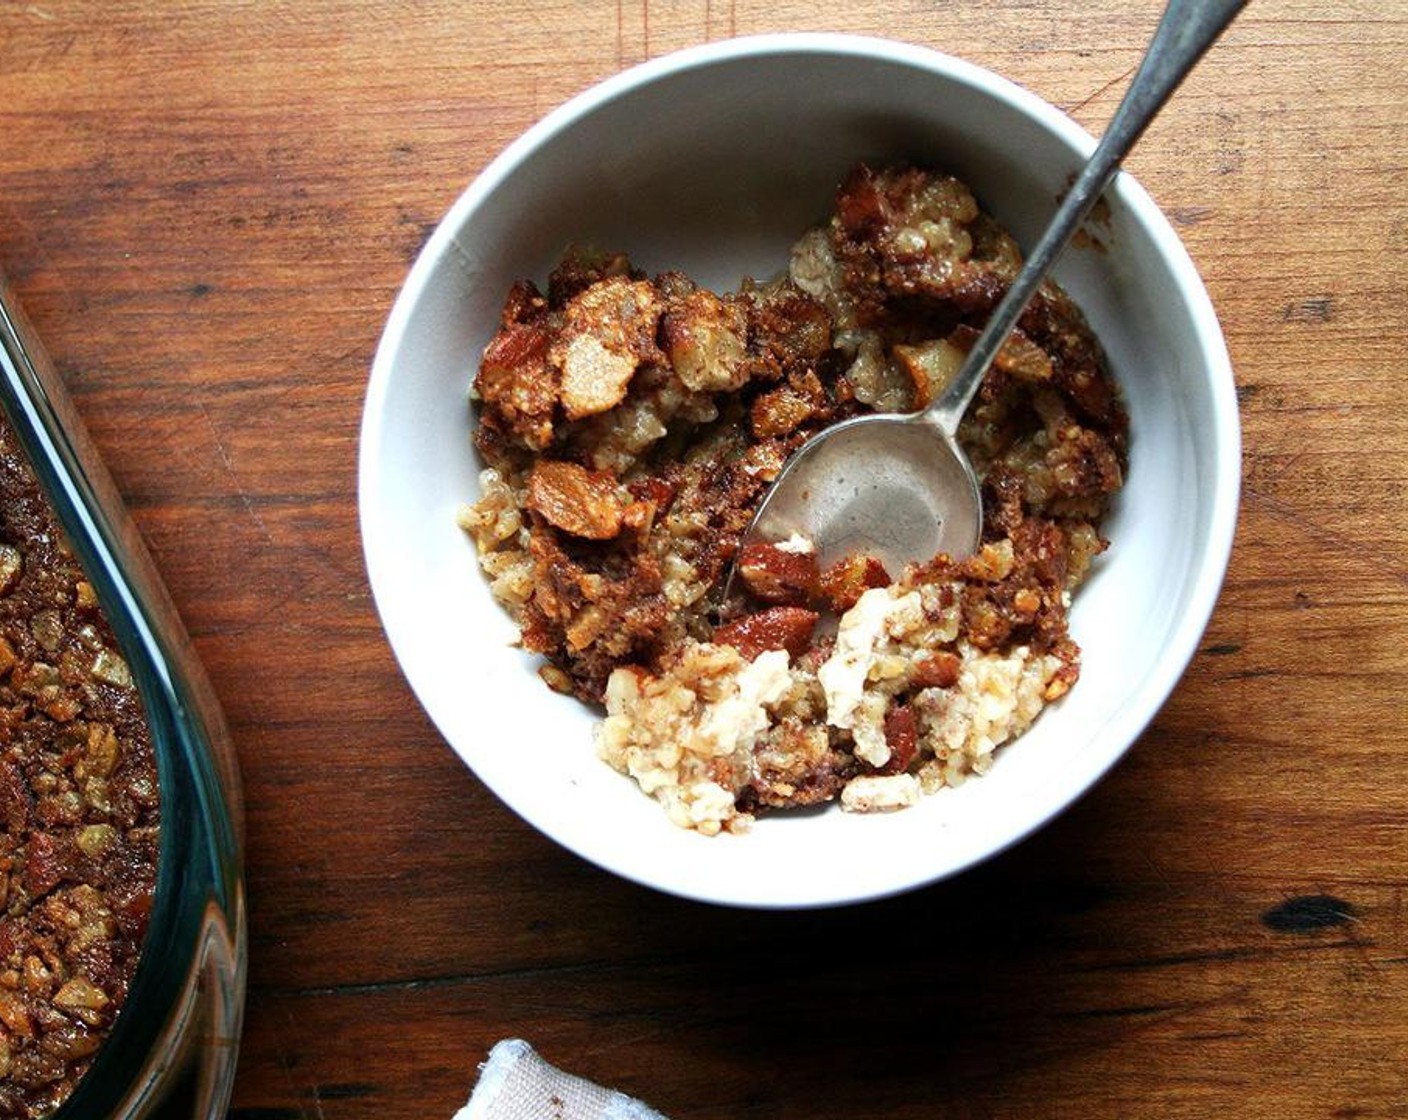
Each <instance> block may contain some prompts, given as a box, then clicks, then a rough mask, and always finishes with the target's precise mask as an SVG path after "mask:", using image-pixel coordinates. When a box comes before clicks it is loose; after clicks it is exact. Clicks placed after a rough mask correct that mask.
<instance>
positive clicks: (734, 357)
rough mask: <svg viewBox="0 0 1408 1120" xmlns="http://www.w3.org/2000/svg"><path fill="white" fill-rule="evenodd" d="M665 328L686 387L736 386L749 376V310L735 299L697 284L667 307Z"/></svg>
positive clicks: (720, 388) (723, 389)
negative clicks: (720, 295) (747, 358)
mask: <svg viewBox="0 0 1408 1120" xmlns="http://www.w3.org/2000/svg"><path fill="white" fill-rule="evenodd" d="M660 334H661V337H662V338H663V340H664V345H665V352H666V353H667V354H669V356H670V363H671V364H672V365H673V366H674V367H675V372H676V373H677V374H679V378H680V380H681V381H683V382H684V384H685V387H686V388H687V389H695V390H700V391H704V392H710V393H714V392H732V391H734V390H735V389H741V388H742V387H743V385H744V384H745V383H746V382H747V380H748V369H747V366H746V364H745V358H746V357H747V346H748V315H747V312H746V311H745V310H744V308H743V306H742V304H740V303H738V302H737V301H736V300H723V299H720V298H719V297H718V296H716V295H715V294H714V293H713V292H710V291H706V290H705V289H703V288H699V289H696V290H695V291H693V292H690V293H689V294H688V295H687V296H685V297H684V298H683V299H681V300H679V301H678V302H677V303H676V304H675V305H673V306H672V307H671V308H670V309H669V310H668V311H667V312H665V314H664V316H662V318H661V321H660Z"/></svg>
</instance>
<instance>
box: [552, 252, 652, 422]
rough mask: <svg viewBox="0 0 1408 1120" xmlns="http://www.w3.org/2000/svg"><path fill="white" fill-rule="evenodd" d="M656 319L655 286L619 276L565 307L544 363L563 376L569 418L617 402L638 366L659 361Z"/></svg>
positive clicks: (563, 393) (598, 409)
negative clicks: (559, 333)
mask: <svg viewBox="0 0 1408 1120" xmlns="http://www.w3.org/2000/svg"><path fill="white" fill-rule="evenodd" d="M659 319H660V297H659V295H658V294H657V293H656V291H655V288H654V287H653V286H652V285H651V284H649V283H646V282H645V281H640V280H628V279H626V278H625V277H623V276H616V277H612V278H611V279H608V280H603V281H602V282H601V283H599V284H594V285H593V286H592V287H590V288H588V289H586V291H584V292H581V293H579V294H578V295H577V296H576V297H574V298H573V299H572V301H571V302H570V303H568V305H567V307H566V308H565V309H564V311H563V325H562V333H561V335H560V336H559V337H558V339H557V340H556V341H555V342H554V343H553V344H552V346H551V347H550V348H549V350H548V362H549V364H550V365H551V366H552V367H553V368H554V369H556V370H559V371H560V373H561V378H562V381H561V397H562V407H563V410H564V411H565V412H566V413H567V418H568V419H569V420H580V419H581V418H582V417H583V416H591V415H594V414H595V413H598V412H605V411H606V410H607V409H609V408H612V407H614V406H615V405H618V404H620V403H621V401H623V400H624V399H625V397H626V390H627V388H628V386H629V385H630V381H631V378H632V377H633V376H634V375H635V372H636V370H637V369H638V368H639V367H640V365H641V364H642V363H645V362H659V361H661V360H662V359H663V357H664V355H662V354H661V353H660V350H659V348H658V347H657V346H656V345H655V330H656V326H657V324H658V323H659Z"/></svg>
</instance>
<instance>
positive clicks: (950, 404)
mask: <svg viewBox="0 0 1408 1120" xmlns="http://www.w3.org/2000/svg"><path fill="white" fill-rule="evenodd" d="M1245 4H1246V0H1171V2H1170V3H1169V5H1168V7H1167V8H1166V9H1165V10H1164V15H1163V18H1162V20H1161V21H1160V22H1159V26H1158V29H1157V30H1156V31H1155V33H1154V37H1153V39H1152V40H1151V42H1150V44H1149V49H1148V51H1147V53H1146V54H1145V57H1144V61H1143V63H1142V64H1141V65H1140V67H1139V71H1138V73H1137V74H1135V76H1134V81H1133V82H1131V83H1130V86H1129V89H1128V90H1127V91H1126V93H1125V96H1124V100H1123V101H1122V102H1121V103H1120V107H1119V109H1117V110H1116V112H1115V116H1114V118H1113V120H1112V121H1111V122H1110V127H1109V130H1108V131H1107V132H1106V133H1105V136H1104V138H1103V139H1102V140H1101V141H1100V143H1099V145H1098V146H1097V147H1096V149H1095V152H1094V154H1093V155H1092V156H1091V157H1090V162H1089V163H1087V164H1086V165H1085V169H1084V170H1083V171H1082V172H1081V173H1080V176H1079V178H1077V179H1076V181H1075V184H1074V185H1073V186H1072V187H1071V189H1070V191H1069V192H1068V193H1067V195H1066V197H1065V199H1064V201H1063V202H1062V203H1061V206H1060V208H1059V209H1058V210H1057V211H1056V216H1055V217H1054V218H1052V220H1051V224H1050V225H1049V226H1048V227H1047V229H1046V232H1045V233H1044V234H1042V236H1041V239H1040V241H1038V242H1037V245H1036V248H1035V249H1033V250H1032V252H1031V255H1030V256H1029V257H1028V258H1027V260H1026V263H1025V264H1024V265H1023V266H1022V269H1021V271H1020V272H1019V273H1018V274H1017V278H1016V280H1014V281H1013V283H1012V286H1011V288H1010V289H1009V290H1008V292H1007V294H1006V296H1005V297H1004V298H1003V300H1002V302H1001V303H1000V304H999V305H998V307H997V309H996V310H995V311H994V312H993V314H992V318H991V319H990V320H989V321H988V323H987V326H986V327H985V328H984V330H983V332H982V334H981V335H980V336H979V337H978V340H977V342H975V343H974V345H973V348H972V349H971V350H970V351H969V352H968V357H967V359H966V360H965V361H964V363H963V365H962V366H961V367H960V369H959V371H958V373H957V374H956V375H955V376H954V378H953V380H952V381H951V382H950V383H949V385H948V386H947V388H945V389H944V391H943V392H942V393H940V394H939V395H938V397H937V398H936V399H935V400H934V401H933V403H932V404H930V405H929V406H928V407H927V408H926V409H924V410H923V411H920V412H913V413H908V414H899V413H889V414H874V415H866V416H858V417H855V418H853V419H850V420H845V421H842V422H841V423H839V424H836V425H834V426H833V427H831V428H828V429H827V430H826V431H824V432H821V433H819V434H818V435H816V436H813V437H812V438H811V439H810V440H808V441H807V442H806V443H805V444H803V445H802V446H801V447H800V448H799V449H798V450H797V451H796V453H795V454H794V455H793V456H792V458H791V459H789V460H788V462H787V464H786V465H785V466H784V467H783V469H782V471H781V472H780V473H779V474H778V476H777V479H776V480H775V481H774V482H773V484H772V487H771V489H770V490H769V491H768V493H767V494H766V495H765V496H764V498H763V502H762V504H761V505H760V506H759V508H758V511H757V513H756V514H755V515H754V517H753V521H752V523H751V524H750V525H749V527H748V529H747V531H746V532H745V533H744V536H743V541H742V544H743V545H745V546H746V545H748V544H750V543H753V542H756V541H770V542H778V541H783V540H786V539H788V538H789V537H792V536H793V535H794V534H798V535H800V536H802V537H804V538H805V539H806V540H808V541H810V542H811V543H812V544H813V545H814V546H815V548H816V550H817V553H818V555H819V558H820V560H821V562H822V564H828V563H831V562H832V561H834V560H836V559H838V558H840V557H842V556H845V555H848V554H852V553H856V552H865V553H868V554H870V555H873V556H877V557H878V558H879V559H880V560H882V561H883V562H884V563H885V566H886V568H887V569H888V570H889V571H890V572H892V573H895V574H898V573H899V572H900V571H901V570H902V569H903V567H904V565H905V564H907V563H909V562H911V561H914V560H927V559H929V558H931V557H933V556H934V555H936V554H937V553H939V552H946V553H948V554H949V555H950V556H952V557H954V558H958V557H963V556H967V555H969V554H970V553H972V552H973V551H975V550H976V548H977V546H978V541H979V537H980V534H981V532H982V522H983V508H982V497H981V495H980V493H979V487H978V479H977V476H976V475H975V474H974V472H973V467H972V465H971V464H970V463H969V462H968V458H967V456H965V455H964V453H963V451H962V450H961V449H960V448H959V446H958V442H957V440H956V439H955V438H954V433H955V432H956V431H957V430H958V422H959V420H961V419H962V417H963V413H964V412H965V411H966V410H967V408H968V405H969V402H970V401H972V399H973V395H974V394H975V393H976V392H977V390H978V386H979V384H980V383H981V382H982V380H983V375H984V374H985V373H986V372H987V369H988V367H989V366H990V365H991V364H992V361H993V358H994V357H995V356H996V354H997V352H998V350H999V349H1001V346H1002V343H1003V341H1004V340H1005V339H1006V338H1007V336H1008V334H1009V333H1011V331H1012V328H1013V327H1014V326H1016V324H1017V320H1018V319H1019V318H1020V317H1021V314H1022V312H1023V310H1024V309H1025V308H1026V306H1027V304H1028V302H1030V300H1031V298H1032V296H1033V295H1034V294H1035V293H1036V290H1037V288H1038V287H1039V286H1040V284H1041V282H1042V280H1043V279H1044V278H1045V276H1046V274H1047V272H1048V271H1049V270H1050V268H1051V266H1052V264H1053V263H1055V261H1056V258H1057V257H1058V256H1059V255H1060V254H1061V251H1062V250H1063V249H1064V248H1065V247H1066V243H1067V242H1068V241H1069V240H1070V238H1071V236H1072V235H1073V234H1074V233H1075V231H1076V228H1077V227H1078V226H1079V225H1080V223H1081V222H1082V221H1083V220H1084V219H1085V217H1086V215H1087V214H1089V213H1090V210H1091V208H1092V207H1093V206H1094V205H1095V203H1096V201H1097V200H1098V199H1099V197H1100V194H1101V192H1102V191H1104V189H1105V187H1106V186H1107V185H1108V184H1109V182H1110V180H1111V179H1112V178H1114V175H1115V172H1116V171H1118V170H1119V164H1120V161H1121V160H1123V159H1124V157H1125V155H1127V154H1128V152H1129V150H1130V149H1131V148H1132V147H1133V146H1134V143H1135V141H1136V140H1138V139H1139V137H1140V135H1141V134H1142V133H1143V132H1144V129H1145V128H1146V127H1148V124H1149V122H1150V121H1151V120H1153V119H1154V116H1155V115H1156V114H1157V113H1158V111H1159V109H1160V108H1162V107H1163V104H1164V102H1165V101H1167V100H1168V97H1169V95H1170V94H1171V93H1172V92H1173V91H1174V89H1176V88H1177V87H1178V84H1179V83H1180V82H1181V81H1182V80H1183V78H1184V77H1185V76H1186V75H1187V74H1188V72H1189V71H1191V70H1192V69H1193V67H1194V65H1196V63H1197V61H1198V59H1200V58H1201V57H1202V55H1203V53H1204V52H1205V51H1206V50H1207V49H1208V47H1210V46H1211V45H1212V43H1213V41H1214V40H1215V39H1216V38H1217V37H1218V35H1219V34H1221V32H1222V30H1223V29H1224V28H1225V27H1226V26H1227V25H1228V24H1229V23H1230V22H1231V21H1232V18H1233V17H1234V16H1235V15H1236V14H1237V12H1238V11H1240V10H1241V8H1242V7H1243V6H1244V5H1245ZM733 574H734V573H733V572H732V571H731V572H730V574H729V581H728V585H729V586H731V585H732V581H733ZM725 594H726V595H727V589H726V592H725Z"/></svg>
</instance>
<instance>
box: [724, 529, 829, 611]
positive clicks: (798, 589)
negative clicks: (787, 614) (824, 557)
mask: <svg viewBox="0 0 1408 1120" xmlns="http://www.w3.org/2000/svg"><path fill="white" fill-rule="evenodd" d="M738 575H739V578H740V579H742V580H743V582H744V584H746V585H747V587H748V590H749V591H751V592H752V593H753V594H754V595H756V596H757V597H758V598H759V599H761V600H763V602H765V603H788V604H791V605H793V606H797V605H800V604H802V603H806V602H808V601H809V600H810V599H812V598H813V597H814V596H815V595H816V593H817V587H818V584H819V581H820V579H821V569H820V568H819V567H818V566H817V559H816V553H814V552H789V551H787V550H785V549H781V548H778V547H777V545H775V544H769V543H768V542H766V541H757V542H754V543H753V544H750V545H748V546H747V547H745V548H744V549H743V551H742V552H740V553H739V554H738Z"/></svg>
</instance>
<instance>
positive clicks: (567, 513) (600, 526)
mask: <svg viewBox="0 0 1408 1120" xmlns="http://www.w3.org/2000/svg"><path fill="white" fill-rule="evenodd" d="M527 504H528V508H529V509H531V510H533V511H534V512H535V513H537V514H539V515H541V516H542V517H543V519H544V520H546V521H547V522H549V523H550V524H552V525H555V526H557V527H558V528H559V529H561V530H562V531H563V532H564V533H571V534H572V535H573V536H574V537H585V538H586V539H587V540H593V541H606V540H611V539H612V538H613V537H615V536H616V535H617V534H619V533H620V532H621V517H622V514H623V512H624V505H623V503H622V501H621V499H620V497H619V496H618V495H617V493H616V480H615V479H614V478H613V477H612V476H611V474H610V473H609V472H607V471H589V470H587V468H586V467H584V466H582V465H580V464H579V463H564V462H559V461H557V460H551V459H545V460H543V461H542V462H540V463H538V465H537V466H535V467H534V468H533V473H532V474H531V475H529V476H528V503H527Z"/></svg>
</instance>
